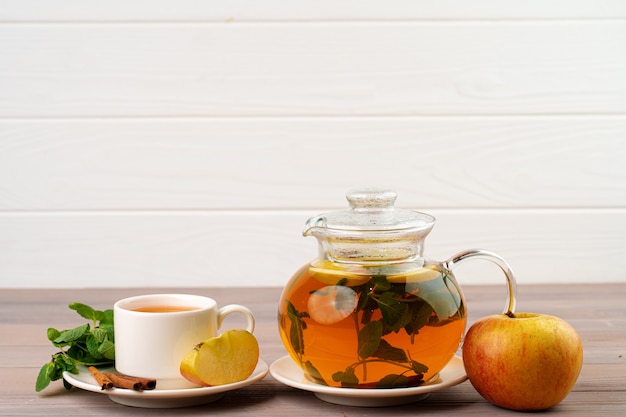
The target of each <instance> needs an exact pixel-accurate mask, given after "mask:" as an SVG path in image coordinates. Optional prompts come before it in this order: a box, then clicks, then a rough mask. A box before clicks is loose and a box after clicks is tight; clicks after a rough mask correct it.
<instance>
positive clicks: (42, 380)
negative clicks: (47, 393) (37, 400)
mask: <svg viewBox="0 0 626 417" xmlns="http://www.w3.org/2000/svg"><path fill="white" fill-rule="evenodd" d="M53 370H54V363H52V362H48V363H46V364H44V365H43V366H42V367H41V369H40V370H39V374H38V375H37V381H36V382H35V391H37V392H39V391H41V390H43V389H44V388H46V387H47V386H48V385H50V382H51V379H50V375H51V374H52V372H53Z"/></svg>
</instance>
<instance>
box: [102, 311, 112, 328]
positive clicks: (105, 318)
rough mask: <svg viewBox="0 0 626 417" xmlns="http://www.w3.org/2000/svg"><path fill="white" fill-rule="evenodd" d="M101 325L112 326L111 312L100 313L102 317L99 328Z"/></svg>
mask: <svg viewBox="0 0 626 417" xmlns="http://www.w3.org/2000/svg"><path fill="white" fill-rule="evenodd" d="M103 324H110V325H111V326H113V310H104V311H103V312H102V317H101V318H100V326H101V327H102V325H103Z"/></svg>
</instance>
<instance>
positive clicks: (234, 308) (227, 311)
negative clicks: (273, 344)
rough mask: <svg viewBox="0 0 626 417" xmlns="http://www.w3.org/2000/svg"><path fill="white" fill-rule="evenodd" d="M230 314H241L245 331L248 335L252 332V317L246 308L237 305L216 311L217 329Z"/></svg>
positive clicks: (230, 305)
mask: <svg viewBox="0 0 626 417" xmlns="http://www.w3.org/2000/svg"><path fill="white" fill-rule="evenodd" d="M231 313H241V314H243V315H244V317H245V318H246V330H247V331H249V332H250V333H253V332H254V325H255V321H254V315H253V314H252V311H250V309H249V308H248V307H244V306H242V305H239V304H229V305H227V306H224V307H222V308H220V309H219V310H217V328H218V329H219V328H220V327H222V322H223V321H224V319H225V318H226V316H228V315H229V314H231Z"/></svg>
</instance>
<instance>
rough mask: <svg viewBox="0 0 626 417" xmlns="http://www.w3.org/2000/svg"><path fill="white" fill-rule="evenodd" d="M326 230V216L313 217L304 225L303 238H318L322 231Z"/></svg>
mask: <svg viewBox="0 0 626 417" xmlns="http://www.w3.org/2000/svg"><path fill="white" fill-rule="evenodd" d="M322 229H326V216H323V215H321V216H315V217H311V218H310V219H308V220H307V221H306V223H305V224H304V230H303V231H302V235H303V236H316V235H317V234H319V233H316V232H319V231H320V230H322Z"/></svg>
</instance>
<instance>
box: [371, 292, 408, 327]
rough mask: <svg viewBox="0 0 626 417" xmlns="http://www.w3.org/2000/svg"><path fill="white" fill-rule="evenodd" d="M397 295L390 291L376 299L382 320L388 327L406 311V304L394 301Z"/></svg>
mask: <svg viewBox="0 0 626 417" xmlns="http://www.w3.org/2000/svg"><path fill="white" fill-rule="evenodd" d="M396 296H397V294H396V293H394V292H391V291H388V292H385V293H383V294H382V295H381V296H380V297H379V298H377V299H376V302H377V303H378V307H380V312H381V314H382V315H383V320H385V323H386V324H388V325H393V324H394V323H396V321H397V320H398V318H399V317H400V316H401V315H402V314H403V313H404V312H405V311H406V310H407V309H408V305H407V303H402V302H400V301H398V300H397V299H396Z"/></svg>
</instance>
